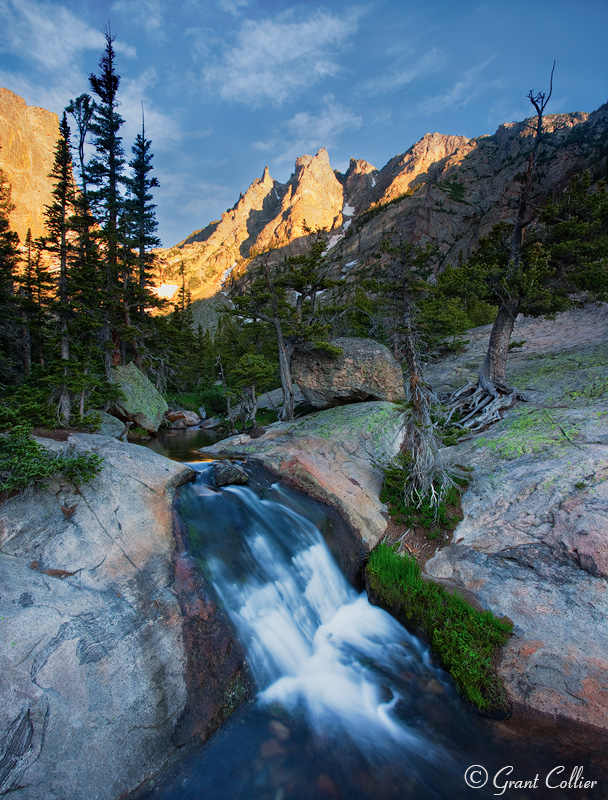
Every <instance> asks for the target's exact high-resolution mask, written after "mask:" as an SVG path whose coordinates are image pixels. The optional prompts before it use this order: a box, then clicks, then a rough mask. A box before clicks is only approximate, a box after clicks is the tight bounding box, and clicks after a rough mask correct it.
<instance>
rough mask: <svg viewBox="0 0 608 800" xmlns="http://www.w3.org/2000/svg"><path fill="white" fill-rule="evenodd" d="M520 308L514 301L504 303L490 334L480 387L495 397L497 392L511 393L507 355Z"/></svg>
mask: <svg viewBox="0 0 608 800" xmlns="http://www.w3.org/2000/svg"><path fill="white" fill-rule="evenodd" d="M518 306H519V304H518V303H517V302H516V301H514V300H512V301H510V302H508V301H507V302H504V303H503V304H502V305H501V306H500V308H499V309H498V314H497V315H496V319H495V320H494V324H493V325H492V330H491V332H490V341H489V343H488V349H487V351H486V357H485V359H484V362H483V366H482V368H481V372H480V373H479V385H480V386H481V388H482V389H484V390H485V391H486V392H488V394H491V395H494V396H495V395H496V394H497V391H501V392H509V391H511V389H510V387H509V384H508V383H507V377H506V370H507V355H508V353H509V342H510V341H511V334H512V333H513V326H514V325H515V320H516V319H517V315H518V313H519V307H518Z"/></svg>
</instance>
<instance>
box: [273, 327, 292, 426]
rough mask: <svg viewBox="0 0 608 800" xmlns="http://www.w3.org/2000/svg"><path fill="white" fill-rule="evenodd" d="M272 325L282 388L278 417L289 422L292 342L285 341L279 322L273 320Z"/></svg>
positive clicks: (290, 418) (290, 415)
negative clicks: (275, 338) (276, 345)
mask: <svg viewBox="0 0 608 800" xmlns="http://www.w3.org/2000/svg"><path fill="white" fill-rule="evenodd" d="M274 327H275V331H276V334H277V344H278V350H279V373H280V376H281V388H282V389H283V408H282V409H281V414H280V416H279V419H280V420H281V421H282V422H291V421H292V419H293V406H294V399H293V380H292V377H291V357H292V355H293V347H294V346H293V344H291V342H289V343H287V342H286V341H285V338H284V336H283V331H282V329H281V322H280V320H278V319H275V320H274Z"/></svg>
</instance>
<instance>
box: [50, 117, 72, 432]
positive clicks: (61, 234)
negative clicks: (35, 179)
mask: <svg viewBox="0 0 608 800" xmlns="http://www.w3.org/2000/svg"><path fill="white" fill-rule="evenodd" d="M49 177H51V178H53V180H54V181H55V185H54V188H53V191H52V196H53V200H52V202H51V204H50V205H48V206H46V209H45V217H46V229H47V233H48V242H47V249H48V250H49V251H50V252H51V253H52V254H53V255H54V256H55V258H56V260H57V263H58V266H59V273H58V286H57V315H58V318H59V353H60V360H61V382H60V385H59V418H60V420H61V422H62V424H63V425H65V426H68V425H69V424H70V418H71V400H70V390H69V383H70V333H69V323H70V316H71V308H70V287H69V286H68V281H69V276H68V268H69V263H70V255H71V251H72V249H73V243H72V241H71V238H70V217H71V216H72V213H73V208H74V199H75V186H74V178H73V174H72V154H71V151H70V128H69V125H68V121H67V116H66V113H65V111H64V113H63V117H62V119H61V123H60V125H59V140H58V142H57V146H56V148H55V163H54V165H53V170H52V172H51V173H50V176H49Z"/></svg>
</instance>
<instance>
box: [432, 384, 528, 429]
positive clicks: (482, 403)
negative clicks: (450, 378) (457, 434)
mask: <svg viewBox="0 0 608 800" xmlns="http://www.w3.org/2000/svg"><path fill="white" fill-rule="evenodd" d="M516 400H524V401H525V397H523V396H522V395H520V394H519V393H518V392H517V390H516V389H514V388H513V387H511V386H507V385H506V384H494V389H493V390H489V389H486V388H484V387H483V386H482V385H481V384H480V383H477V384H474V383H470V382H469V383H467V384H466V385H465V386H461V387H460V389H457V390H456V391H455V392H453V394H451V395H449V396H448V398H447V399H446V400H444V404H445V406H446V407H447V408H448V409H449V414H448V417H447V419H446V423H447V422H450V421H452V419H453V417H454V416H455V415H458V421H457V422H454V423H453V424H455V425H458V426H460V427H462V428H467V429H468V430H470V431H480V430H483V429H484V428H487V427H488V426H489V425H494V423H496V422H499V421H500V420H501V419H502V415H503V413H504V412H505V411H506V410H507V409H508V408H511V406H512V405H513V404H514V403H515V401H516Z"/></svg>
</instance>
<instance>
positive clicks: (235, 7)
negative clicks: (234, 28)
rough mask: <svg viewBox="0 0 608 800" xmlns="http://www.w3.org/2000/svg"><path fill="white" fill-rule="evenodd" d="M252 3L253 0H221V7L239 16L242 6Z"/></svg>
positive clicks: (234, 15)
mask: <svg viewBox="0 0 608 800" xmlns="http://www.w3.org/2000/svg"><path fill="white" fill-rule="evenodd" d="M249 5H251V0H220V7H221V8H222V9H223V10H224V11H226V12H227V13H228V14H232V16H233V17H238V15H239V13H240V11H241V9H242V8H246V7H247V6H249Z"/></svg>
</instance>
